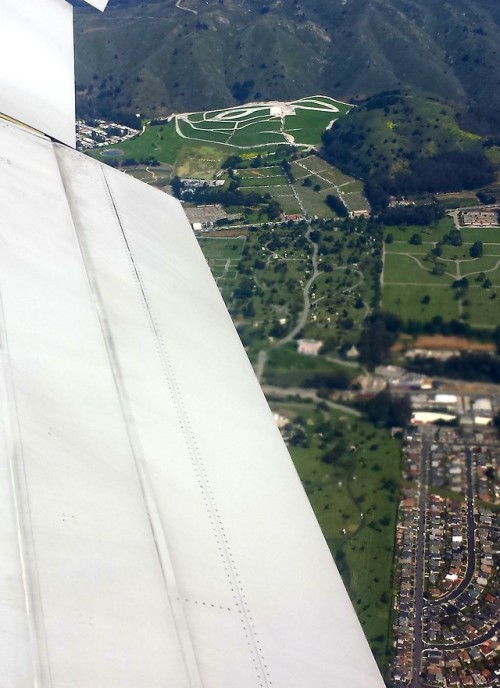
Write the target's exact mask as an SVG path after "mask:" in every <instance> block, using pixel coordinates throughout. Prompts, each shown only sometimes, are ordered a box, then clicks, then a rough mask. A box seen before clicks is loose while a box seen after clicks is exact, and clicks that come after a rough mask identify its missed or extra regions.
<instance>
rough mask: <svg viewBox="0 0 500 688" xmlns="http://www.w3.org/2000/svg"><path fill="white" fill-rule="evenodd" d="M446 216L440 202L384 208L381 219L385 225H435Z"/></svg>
mask: <svg viewBox="0 0 500 688" xmlns="http://www.w3.org/2000/svg"><path fill="white" fill-rule="evenodd" d="M442 217H444V209H443V208H442V207H441V205H439V203H424V204H422V205H410V206H396V207H395V208H386V209H385V210H383V211H382V212H381V213H380V215H379V219H380V220H381V222H383V223H384V224H385V225H388V226H396V225H419V226H422V227H428V226H429V225H434V224H435V223H436V222H437V221H438V220H440V219H441V218H442Z"/></svg>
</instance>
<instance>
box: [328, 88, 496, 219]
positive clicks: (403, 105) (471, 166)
mask: <svg viewBox="0 0 500 688" xmlns="http://www.w3.org/2000/svg"><path fill="white" fill-rule="evenodd" d="M323 140H324V153H325V155H326V157H327V158H328V159H329V160H330V161H331V162H332V163H333V164H334V165H337V166H339V167H340V168H341V169H342V170H344V171H345V172H347V173H348V174H352V175H354V176H357V177H359V178H361V179H363V180H364V181H365V186H366V188H367V191H368V193H369V195H370V196H371V200H372V205H374V206H375V207H377V206H378V205H379V203H378V199H376V198H375V197H374V196H375V193H374V190H375V191H380V192H381V193H383V194H385V195H386V196H387V195H389V194H393V195H408V194H414V193H417V194H429V193H436V192H439V191H443V192H450V191H459V190H461V189H477V188H479V187H481V186H484V185H486V184H490V183H491V182H493V181H494V179H495V172H494V165H493V163H492V162H491V160H490V159H489V158H488V157H487V154H490V153H491V151H492V150H493V149H494V147H487V145H488V143H489V142H488V141H487V140H485V139H483V138H482V137H480V136H478V135H477V134H473V133H471V132H468V131H466V130H465V129H463V128H462V127H461V126H459V124H458V123H457V118H456V116H455V115H454V113H453V110H452V109H451V108H450V107H448V106H446V105H444V104H443V103H441V102H439V101H438V100H436V99H434V100H431V99H429V98H424V97H417V96H412V95H403V94H401V93H400V92H399V91H392V92H386V93H384V94H379V95H377V96H374V97H373V98H370V99H368V100H367V101H366V102H365V103H364V104H362V105H361V106H360V107H357V108H354V109H353V110H352V111H351V112H350V113H349V115H348V116H347V117H344V118H342V119H340V120H339V121H338V122H337V123H336V124H335V126H334V127H332V128H331V129H330V130H328V131H327V132H326V133H325V134H324V137H323ZM380 205H383V203H380Z"/></svg>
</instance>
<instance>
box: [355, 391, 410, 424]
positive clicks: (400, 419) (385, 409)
mask: <svg viewBox="0 0 500 688" xmlns="http://www.w3.org/2000/svg"><path fill="white" fill-rule="evenodd" d="M363 410H364V412H365V414H366V416H367V417H368V419H369V420H371V422H372V423H375V424H376V425H378V426H381V427H386V428H394V427H401V428H404V427H406V426H407V425H408V423H409V422H410V419H411V401H410V399H409V397H408V396H407V395H403V396H397V397H394V396H392V394H391V393H390V392H389V391H387V390H383V391H382V392H380V393H379V394H377V395H376V396H374V397H373V398H372V399H369V400H368V401H367V402H366V403H365V405H364V409H363Z"/></svg>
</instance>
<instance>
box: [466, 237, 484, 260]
mask: <svg viewBox="0 0 500 688" xmlns="http://www.w3.org/2000/svg"><path fill="white" fill-rule="evenodd" d="M469 254H470V257H471V258H481V256H482V255H483V242H482V241H475V242H474V243H473V244H472V246H471V247H470V250H469Z"/></svg>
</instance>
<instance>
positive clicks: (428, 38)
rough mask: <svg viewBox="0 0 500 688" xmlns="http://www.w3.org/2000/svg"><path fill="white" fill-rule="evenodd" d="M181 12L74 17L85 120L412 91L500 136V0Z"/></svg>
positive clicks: (117, 3) (128, 4)
mask: <svg viewBox="0 0 500 688" xmlns="http://www.w3.org/2000/svg"><path fill="white" fill-rule="evenodd" d="M75 4H77V3H76V2H75ZM179 4H180V7H177V6H176V1H175V0H156V1H154V0H111V1H110V3H109V6H108V9H107V10H106V12H105V13H104V14H101V13H99V12H97V11H95V10H93V9H91V8H88V7H86V8H83V7H78V6H77V9H76V12H75V21H76V65H77V90H78V109H79V111H80V113H84V112H87V113H94V114H110V113H112V112H115V113H116V112H120V111H122V112H129V113H130V112H137V111H139V110H140V111H142V112H143V113H144V114H145V115H149V116H154V115H159V114H168V113H170V112H172V111H177V112H179V111H187V110H188V111H189V110H197V109H206V108H211V107H219V106H227V105H232V104H235V103H237V102H240V101H243V100H260V99H262V100H270V99H292V98H296V97H300V96H303V95H305V94H311V93H314V92H317V93H325V94H327V95H332V96H336V97H338V98H343V99H355V100H361V99H364V98H366V97H368V96H371V95H373V94H375V93H378V92H380V91H384V90H393V89H403V90H405V91H407V90H411V91H412V92H415V93H418V94H427V95H431V96H433V97H436V98H438V99H439V100H440V101H441V102H444V103H448V104H449V105H450V106H451V107H452V108H453V110H459V111H460V113H461V117H462V120H461V121H462V124H463V126H464V127H465V128H468V129H473V130H475V131H477V132H479V133H489V134H493V133H494V132H495V131H498V130H499V129H500V83H499V82H500V77H499V74H500V57H499V50H500V48H498V34H499V28H500V3H499V2H498V1H497V0H442V1H440V2H436V1H435V0H210V2H206V1H205V0H181V3H179ZM182 8H184V9H182Z"/></svg>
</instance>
